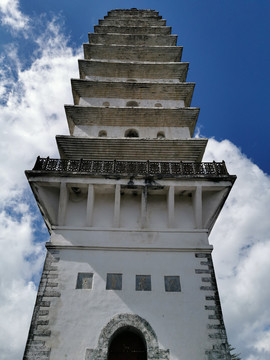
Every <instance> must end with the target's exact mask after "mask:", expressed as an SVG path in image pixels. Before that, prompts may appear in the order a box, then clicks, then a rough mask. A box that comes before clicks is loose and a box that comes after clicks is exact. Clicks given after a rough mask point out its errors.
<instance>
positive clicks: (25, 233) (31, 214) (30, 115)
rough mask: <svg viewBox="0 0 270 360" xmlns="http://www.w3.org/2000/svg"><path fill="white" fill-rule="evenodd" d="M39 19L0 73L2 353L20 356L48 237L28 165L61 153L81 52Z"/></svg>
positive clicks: (54, 24) (3, 5) (4, 6)
mask: <svg viewBox="0 0 270 360" xmlns="http://www.w3.org/2000/svg"><path fill="white" fill-rule="evenodd" d="M10 4H11V2H8V1H6V2H4V1H3V0H0V9H1V10H2V11H3V10H5V14H7V15H8V14H9V13H10V11H11V9H13V8H12V7H8V6H9V5H10ZM12 4H13V5H14V4H18V3H17V2H12ZM14 14H16V12H14V13H13V15H14ZM17 15H18V13H17ZM17 15H16V16H17ZM13 18H15V15H14V16H13ZM22 18H23V15H22ZM6 19H7V18H6ZM36 20H37V21H36V22H37V23H38V26H39V29H37V31H36V34H35V38H28V39H27V40H24V41H28V45H29V44H30V45H31V46H33V43H35V44H36V45H35V52H34V53H33V54H32V57H33V59H32V62H30V64H28V67H26V66H25V59H23V58H20V57H19V56H18V51H19V50H20V48H19V47H17V46H19V45H16V46H14V45H10V46H9V47H8V48H7V51H6V53H5V54H2V56H1V58H0V61H1V65H3V66H2V70H1V74H0V76H1V80H0V94H1V100H2V103H1V104H0V111H1V117H0V127H1V132H2V134H3V136H2V138H1V143H0V156H1V172H0V182H1V189H0V204H1V205H0V236H1V237H0V274H1V280H0V318H1V322H0V353H1V356H0V357H1V359H3V360H13V359H19V358H22V354H23V351H24V346H25V342H26V338H27V335H28V329H29V322H30V319H31V316H32V312H33V306H34V301H35V296H36V286H35V281H36V279H37V277H38V274H39V272H40V270H41V267H42V265H43V260H44V253H45V250H44V244H43V242H44V239H46V237H47V235H46V234H47V230H46V229H45V227H44V226H43V225H41V224H40V215H39V213H38V212H37V208H36V205H35V204H34V200H33V197H32V196H31V195H30V191H29V186H28V183H27V181H26V178H25V175H24V170H25V169H31V168H32V167H33V165H34V163H35V159H36V157H37V155H42V156H47V155H50V156H52V157H53V156H58V155H57V148H56V143H55V135H56V134H63V133H67V125H66V119H65V113H64V106H63V104H64V103H72V96H71V87H70V78H71V77H78V65H77V59H78V58H79V57H81V56H82V55H81V54H79V52H78V51H76V53H74V51H73V50H72V49H71V48H70V47H69V46H68V44H67V40H66V37H65V36H64V35H63V34H62V33H61V32H60V26H59V25H58V21H57V20H56V19H53V20H51V21H50V22H47V23H45V22H44V20H43V26H42V27H41V26H40V25H41V23H42V21H39V20H40V19H36ZM6 21H7V20H6ZM9 24H11V23H9ZM23 45H25V44H23ZM29 205H30V207H29ZM37 227H38V228H39V233H38V236H37V234H36V233H35V231H36V228H37ZM40 228H41V231H40ZM42 229H44V231H42ZM39 238H41V240H39Z"/></svg>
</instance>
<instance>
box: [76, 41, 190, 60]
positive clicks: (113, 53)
mask: <svg viewBox="0 0 270 360" xmlns="http://www.w3.org/2000/svg"><path fill="white" fill-rule="evenodd" d="M83 50H84V57H85V59H115V60H117V59H118V60H130V61H160V62H174V61H175V62H177V61H181V55H182V51H183V47H182V46H139V45H101V44H88V43H86V44H83Z"/></svg>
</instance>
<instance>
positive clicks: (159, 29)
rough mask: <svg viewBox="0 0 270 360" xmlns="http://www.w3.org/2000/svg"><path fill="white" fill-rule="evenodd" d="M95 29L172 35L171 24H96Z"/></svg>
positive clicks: (99, 32)
mask: <svg viewBox="0 0 270 360" xmlns="http://www.w3.org/2000/svg"><path fill="white" fill-rule="evenodd" d="M94 31H95V33H96V34H120V33H123V34H163V35H171V31H172V28H171V26H159V25H148V26H145V25H144V26H142V25H139V26H136V25H134V26H120V25H95V26H94Z"/></svg>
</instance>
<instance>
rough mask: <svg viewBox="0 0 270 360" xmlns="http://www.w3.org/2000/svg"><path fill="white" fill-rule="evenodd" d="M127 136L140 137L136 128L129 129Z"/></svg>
mask: <svg viewBox="0 0 270 360" xmlns="http://www.w3.org/2000/svg"><path fill="white" fill-rule="evenodd" d="M125 137H129V138H134V137H139V133H138V131H137V130H135V129H128V130H126V132H125Z"/></svg>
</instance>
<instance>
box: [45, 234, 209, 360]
mask: <svg viewBox="0 0 270 360" xmlns="http://www.w3.org/2000/svg"><path fill="white" fill-rule="evenodd" d="M127 241H128V238H127ZM196 266H198V260H197V259H196V258H195V256H194V253H186V252H184V253H183V252H180V253H174V252H149V251H147V252H136V251H118V252H117V251H91V250H82V251H81V250H71V251H70V250H61V251H60V262H59V264H58V269H59V278H58V281H59V288H60V289H61V297H60V298H59V299H57V300H56V303H55V306H53V307H51V309H50V329H51V331H52V334H51V337H50V340H49V341H50V343H51V344H49V345H51V347H52V351H51V357H50V359H51V360H59V359H72V360H73V359H84V356H85V349H86V348H95V347H96V346H97V341H98V337H99V335H100V332H101V330H102V328H103V327H104V326H106V324H107V323H108V322H109V321H110V319H111V318H112V317H114V316H115V315H116V314H120V313H131V314H137V315H139V316H141V317H142V318H144V319H145V320H147V321H148V322H149V323H150V325H151V326H152V328H153V329H154V331H155V332H156V334H157V337H158V341H159V345H160V348H163V349H170V359H172V360H174V359H175V360H176V359H183V360H184V359H193V360H201V359H203V358H204V357H203V356H204V352H205V344H207V342H208V340H207V322H208V313H209V312H206V311H205V309H204V305H205V299H204V294H203V293H202V292H200V291H199V289H200V285H201V283H200V277H198V275H196V274H195V270H194V269H195V268H196ZM78 272H92V273H93V274H94V277H93V288H92V289H91V290H79V289H75V286H76V280H77V274H78ZM107 273H122V274H123V283H122V285H123V287H122V290H118V291H117V290H105V287H106V274H107ZM140 274H142V275H151V280H152V290H151V291H145V292H143V291H135V276H136V275H140ZM164 275H179V276H180V281H181V288H182V289H181V292H165V288H164ZM208 305H209V303H208ZM194 344H196V347H195V346H194ZM63 349H65V353H63Z"/></svg>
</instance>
